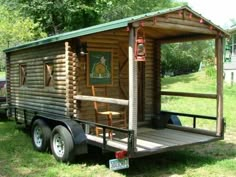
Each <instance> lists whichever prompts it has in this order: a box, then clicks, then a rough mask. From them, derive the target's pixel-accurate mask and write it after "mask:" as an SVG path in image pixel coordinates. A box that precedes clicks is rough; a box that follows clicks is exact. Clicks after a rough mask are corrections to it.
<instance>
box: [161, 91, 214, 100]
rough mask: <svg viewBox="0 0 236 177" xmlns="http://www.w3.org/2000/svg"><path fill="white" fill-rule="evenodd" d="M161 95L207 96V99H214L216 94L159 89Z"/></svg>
mask: <svg viewBox="0 0 236 177" xmlns="http://www.w3.org/2000/svg"><path fill="white" fill-rule="evenodd" d="M161 95H166V96H182V97H195V98H208V99H216V98H217V95H216V94H203V93H185V92H170V91H161Z"/></svg>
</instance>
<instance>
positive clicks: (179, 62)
mask: <svg viewBox="0 0 236 177" xmlns="http://www.w3.org/2000/svg"><path fill="white" fill-rule="evenodd" d="M201 62H204V63H205V64H206V65H207V64H212V63H214V43H213V41H212V40H207V41H193V42H184V43H175V44H166V45H163V46H162V72H163V74H164V73H165V72H171V73H173V74H174V75H179V74H186V73H191V72H196V71H198V69H199V65H200V63H201Z"/></svg>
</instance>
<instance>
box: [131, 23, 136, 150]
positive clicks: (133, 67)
mask: <svg viewBox="0 0 236 177" xmlns="http://www.w3.org/2000/svg"><path fill="white" fill-rule="evenodd" d="M134 35H135V29H134V27H131V29H130V33H129V130H134V147H136V138H137V107H138V105H137V103H138V84H137V81H138V80H137V74H138V64H137V62H135V60H134V43H135V36H134Z"/></svg>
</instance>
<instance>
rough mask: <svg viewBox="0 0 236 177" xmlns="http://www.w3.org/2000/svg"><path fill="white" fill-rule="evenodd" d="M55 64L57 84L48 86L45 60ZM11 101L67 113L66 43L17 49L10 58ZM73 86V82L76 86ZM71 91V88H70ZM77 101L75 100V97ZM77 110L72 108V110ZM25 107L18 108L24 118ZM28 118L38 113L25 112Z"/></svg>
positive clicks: (49, 110) (62, 113)
mask: <svg viewBox="0 0 236 177" xmlns="http://www.w3.org/2000/svg"><path fill="white" fill-rule="evenodd" d="M45 62H46V63H53V64H54V87H45V86H44V63H45ZM7 63H8V65H7V68H8V71H7V72H8V76H7V80H8V82H9V83H10V84H9V85H8V95H9V98H8V102H10V106H13V107H20V108H22V109H26V110H35V111H36V112H37V111H42V112H44V113H56V114H60V115H66V111H67V109H66V82H65V80H66V70H65V45H64V43H55V44H50V45H46V46H40V47H37V48H36V47H34V48H29V49H24V50H20V51H16V52H13V53H11V54H10V57H9V59H8V62H7ZM20 64H26V68H27V69H26V70H27V76H26V86H20V80H19V79H20V70H19V69H20V68H19V65H20ZM72 88H73V86H72ZM68 93H70V92H68ZM72 102H73V100H72ZM72 111H73V110H72V109H71V112H72ZM22 114H23V111H20V110H19V111H17V117H18V118H22V117H23V116H24V115H22ZM25 115H26V116H28V117H27V119H31V118H32V116H34V114H32V113H31V114H30V113H25Z"/></svg>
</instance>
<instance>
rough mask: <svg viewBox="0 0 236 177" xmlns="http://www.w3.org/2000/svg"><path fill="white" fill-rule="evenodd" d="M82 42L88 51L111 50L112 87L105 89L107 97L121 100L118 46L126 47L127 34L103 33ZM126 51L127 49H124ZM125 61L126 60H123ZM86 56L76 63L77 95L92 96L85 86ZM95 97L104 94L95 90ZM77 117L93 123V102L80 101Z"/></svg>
mask: <svg viewBox="0 0 236 177" xmlns="http://www.w3.org/2000/svg"><path fill="white" fill-rule="evenodd" d="M81 41H82V42H87V48H88V49H111V50H112V51H113V86H108V87H107V96H108V97H112V98H121V95H122V94H121V90H120V82H119V76H120V65H121V63H120V60H123V58H121V56H120V53H121V52H120V47H119V46H120V44H121V45H126V46H127V43H128V32H127V31H126V30H125V29H122V30H118V31H114V32H111V31H109V32H103V33H100V34H96V35H92V36H89V37H82V38H81ZM126 50H127V51H128V48H126ZM125 59H126V58H125ZM86 60H87V59H86V56H80V59H79V63H78V71H79V73H78V74H79V78H78V79H79V81H78V82H79V84H78V85H79V87H78V93H79V94H82V95H92V93H91V87H88V86H87V75H86V72H87V66H86V65H87V63H86ZM96 90H98V91H97V95H98V96H99V95H100V96H102V95H103V96H104V94H101V92H100V93H99V89H96ZM110 108H111V109H116V110H117V109H119V107H117V105H112V104H111V105H110ZM77 114H78V117H79V118H81V119H83V120H89V121H94V120H95V114H94V107H93V102H91V101H81V104H80V105H79V110H78V112H77Z"/></svg>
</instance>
